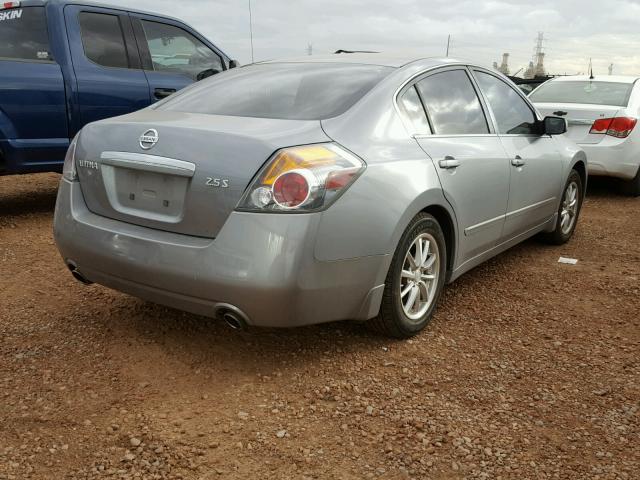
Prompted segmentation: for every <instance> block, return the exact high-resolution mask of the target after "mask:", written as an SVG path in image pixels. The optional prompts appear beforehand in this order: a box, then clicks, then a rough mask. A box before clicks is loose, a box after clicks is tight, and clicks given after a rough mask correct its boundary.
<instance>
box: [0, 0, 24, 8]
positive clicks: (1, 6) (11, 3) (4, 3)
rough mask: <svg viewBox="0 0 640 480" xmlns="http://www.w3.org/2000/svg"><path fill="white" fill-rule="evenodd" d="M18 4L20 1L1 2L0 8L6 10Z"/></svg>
mask: <svg viewBox="0 0 640 480" xmlns="http://www.w3.org/2000/svg"><path fill="white" fill-rule="evenodd" d="M19 6H20V2H3V3H0V10H6V9H8V8H18V7H19Z"/></svg>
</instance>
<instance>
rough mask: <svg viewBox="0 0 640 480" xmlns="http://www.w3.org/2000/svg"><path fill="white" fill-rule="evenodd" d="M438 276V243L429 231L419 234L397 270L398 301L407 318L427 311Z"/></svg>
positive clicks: (433, 295) (414, 318) (416, 318)
mask: <svg viewBox="0 0 640 480" xmlns="http://www.w3.org/2000/svg"><path fill="white" fill-rule="evenodd" d="M439 276H440V251H439V249H438V243H437V242H436V239H435V238H434V237H433V236H432V235H430V234H429V233H422V234H420V235H419V236H418V237H417V238H415V239H414V241H413V242H412V243H411V245H410V246H409V249H408V250H407V253H406V254H405V257H404V262H403V264H402V272H401V273H400V293H399V295H400V303H401V305H402V310H403V311H404V314H405V315H406V316H407V317H408V318H409V319H411V320H419V319H420V318H421V317H422V316H424V314H425V313H426V312H427V311H428V310H429V307H431V304H432V303H433V301H434V297H435V293H436V291H437V288H438V279H439Z"/></svg>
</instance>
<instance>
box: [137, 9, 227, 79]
mask: <svg viewBox="0 0 640 480" xmlns="http://www.w3.org/2000/svg"><path fill="white" fill-rule="evenodd" d="M142 27H143V30H144V35H145V38H146V42H147V45H148V47H149V53H150V54H151V63H152V66H153V70H155V71H157V72H169V73H181V74H184V75H187V76H188V77H189V78H191V79H193V80H201V79H202V78H205V77H208V76H211V75H214V74H216V73H220V72H221V71H222V70H223V67H222V59H221V58H220V56H219V55H218V54H216V53H215V52H214V51H213V50H211V49H210V48H209V47H207V46H206V45H205V44H204V43H202V42H201V41H200V40H198V39H197V38H196V37H194V36H193V35H191V34H190V33H189V32H187V31H185V30H183V29H182V28H179V27H176V26H174V25H168V24H166V23H160V22H153V21H149V20H142Z"/></svg>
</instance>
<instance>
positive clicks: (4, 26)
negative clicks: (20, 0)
mask: <svg viewBox="0 0 640 480" xmlns="http://www.w3.org/2000/svg"><path fill="white" fill-rule="evenodd" d="M50 52H51V50H50V48H49V36H48V34H47V19H46V17H45V12H44V7H24V8H16V9H10V10H3V11H0V58H3V59H10V60H26V61H32V62H36V61H51V60H52V58H51V53H50Z"/></svg>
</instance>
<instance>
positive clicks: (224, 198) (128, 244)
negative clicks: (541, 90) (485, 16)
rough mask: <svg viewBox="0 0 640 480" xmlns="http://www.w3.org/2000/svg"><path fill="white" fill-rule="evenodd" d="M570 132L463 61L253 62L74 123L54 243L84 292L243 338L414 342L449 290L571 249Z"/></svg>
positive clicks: (581, 166)
mask: <svg viewBox="0 0 640 480" xmlns="http://www.w3.org/2000/svg"><path fill="white" fill-rule="evenodd" d="M565 131H566V125H565V121H564V120H563V119H558V118H554V117H547V118H545V119H542V118H541V117H540V116H539V114H538V113H537V112H536V110H535V108H534V107H533V106H532V105H531V103H529V101H528V100H527V98H526V97H525V96H524V95H523V94H522V93H521V92H520V91H519V90H518V89H517V88H516V87H515V86H514V85H513V84H512V83H510V82H509V81H508V80H507V79H506V78H505V77H503V76H502V75H500V74H499V73H496V72H494V71H491V70H487V69H485V68H482V67H480V66H476V65H472V64H469V63H466V62H459V61H455V60H452V59H416V58H398V57H387V56H383V55H379V54H346V55H333V56H322V57H316V56H314V57H305V58H304V59H297V60H296V59H294V60H288V61H277V62H266V63H261V64H255V65H251V66H247V67H243V68H238V69H234V70H230V71H227V72H224V73H222V74H219V75H216V76H214V77H212V78H210V79H208V80H206V81H203V82H200V83H198V84H196V85H194V86H191V87H189V88H187V89H185V90H183V91H181V92H179V93H178V94H176V95H174V96H172V97H170V98H169V99H166V100H164V101H162V102H160V103H157V104H155V105H154V106H151V107H149V108H147V109H145V110H142V111H140V112H137V113H133V114H130V115H126V116H123V117H118V118H113V119H109V120H104V121H100V122H97V123H93V124H90V125H88V126H87V127H85V128H84V129H83V130H82V132H80V133H79V134H78V136H77V137H76V138H75V140H74V141H73V142H72V145H71V147H70V148H69V151H68V154H67V159H66V162H65V169H64V175H63V178H62V181H61V185H60V190H59V194H58V201H57V206H56V213H55V222H54V230H55V238H56V242H57V245H58V248H59V250H60V252H61V254H62V257H63V259H64V261H65V262H66V264H67V265H68V267H69V269H70V270H71V272H72V273H73V275H74V276H75V277H76V278H77V279H79V280H81V281H82V282H85V283H90V282H96V283H99V284H102V285H106V286H108V287H111V288H114V289H117V290H120V291H123V292H127V293H129V294H132V295H135V296H138V297H141V298H144V299H147V300H150V301H153V302H158V303H161V304H165V305H169V306H171V307H174V308H178V309H183V310H186V311H189V312H193V313H196V314H200V315H205V316H211V317H219V318H222V319H224V320H225V321H226V322H227V323H228V324H229V325H231V326H232V327H235V328H244V327H246V326H250V325H255V326H275V327H291V326H298V325H308V324H314V323H320V322H328V321H334V320H345V319H352V320H357V321H362V322H365V321H368V322H369V323H370V324H371V325H372V326H374V327H375V328H377V329H378V330H381V331H382V332H384V333H386V334H388V335H392V336H395V337H408V336H411V335H414V334H415V333H417V332H419V331H420V330H421V329H422V328H424V326H425V325H426V324H427V323H428V322H429V320H430V319H431V317H432V315H433V312H434V309H435V307H436V303H437V300H438V297H439V296H440V294H441V292H442V289H443V287H444V285H445V283H448V282H452V281H454V280H455V279H456V278H458V277H459V276H460V275H462V274H463V273H464V272H466V271H468V270H470V269H471V268H473V267H475V266H476V265H478V264H480V263H482V262H483V261H485V260H487V259H489V258H491V257H493V256H494V255H496V254H498V253H500V252H502V251H504V250H506V249H508V248H509V247H511V246H513V245H515V244H517V243H519V242H521V241H523V240H525V239H526V238H529V237H531V236H533V235H536V234H542V235H543V236H544V237H545V238H546V239H548V240H549V241H551V242H553V243H557V244H560V243H563V242H566V241H567V240H569V238H570V237H571V236H572V234H573V232H574V229H575V227H576V222H577V220H578V214H579V212H580V206H581V203H582V199H583V196H584V191H585V186H586V181H587V175H586V171H587V161H586V158H585V155H584V153H583V152H582V151H581V150H580V149H579V148H578V147H577V146H576V145H575V144H574V143H572V142H571V141H570V140H568V139H567V138H565V136H563V135H562V134H563V133H564V132H565Z"/></svg>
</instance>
